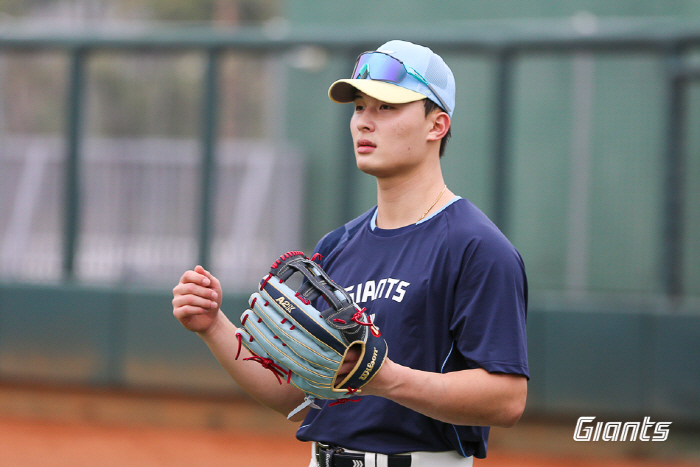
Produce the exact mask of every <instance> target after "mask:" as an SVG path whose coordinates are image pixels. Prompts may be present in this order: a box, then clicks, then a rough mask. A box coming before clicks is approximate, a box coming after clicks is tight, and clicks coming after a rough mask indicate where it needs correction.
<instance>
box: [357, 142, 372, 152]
mask: <svg viewBox="0 0 700 467" xmlns="http://www.w3.org/2000/svg"><path fill="white" fill-rule="evenodd" d="M376 147H377V145H376V144H374V143H373V142H372V141H370V140H368V139H361V140H358V141H357V151H358V152H359V153H368V152H371V151H372V150H373V149H374V148H376Z"/></svg>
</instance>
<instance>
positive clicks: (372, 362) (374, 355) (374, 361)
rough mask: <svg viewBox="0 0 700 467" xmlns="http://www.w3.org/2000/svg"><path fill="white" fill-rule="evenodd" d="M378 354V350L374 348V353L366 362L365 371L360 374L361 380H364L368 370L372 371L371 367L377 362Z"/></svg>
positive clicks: (368, 372)
mask: <svg viewBox="0 0 700 467" xmlns="http://www.w3.org/2000/svg"><path fill="white" fill-rule="evenodd" d="M378 354H379V351H378V350H377V349H374V353H373V354H372V360H371V361H370V362H369V363H368V364H367V368H365V371H363V372H362V374H361V375H360V379H361V380H363V381H364V380H366V379H367V377H368V376H369V374H370V372H371V371H372V368H374V364H375V363H377V355H378Z"/></svg>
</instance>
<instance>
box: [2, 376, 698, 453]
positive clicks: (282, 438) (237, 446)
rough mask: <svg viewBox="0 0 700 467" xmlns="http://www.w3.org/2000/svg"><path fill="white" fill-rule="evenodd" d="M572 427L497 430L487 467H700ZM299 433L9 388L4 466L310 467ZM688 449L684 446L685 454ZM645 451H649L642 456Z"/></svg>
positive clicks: (223, 405)
mask: <svg viewBox="0 0 700 467" xmlns="http://www.w3.org/2000/svg"><path fill="white" fill-rule="evenodd" d="M567 428H569V427H565V429H562V428H561V427H552V426H551V425H544V424H537V423H528V422H526V423H519V424H518V426H516V428H513V429H510V430H498V429H494V430H493V433H492V439H491V443H490V450H489V456H488V459H486V460H477V461H475V465H478V466H480V467H506V466H508V467H514V466H518V467H535V466H536V467H583V466H596V467H601V466H609V467H652V466H669V467H670V466H682V467H700V462H698V461H697V458H693V459H694V460H692V459H691V458H690V457H685V456H682V457H679V456H677V455H674V454H673V451H674V449H682V448H677V447H676V448H674V446H671V445H670V446H669V449H670V451H669V452H671V453H670V454H669V453H667V452H664V453H663V455H659V453H658V452H656V453H654V452H648V451H647V452H645V451H644V449H647V450H648V449H651V448H653V449H657V446H650V447H648V443H647V445H644V446H642V447H641V448H639V447H637V448H635V449H633V450H632V451H630V452H621V451H620V445H619V443H618V445H617V446H615V449H614V450H613V449H612V447H611V448H610V449H609V450H608V451H605V450H604V449H603V450H601V449H599V448H596V449H594V450H592V448H591V447H586V446H581V445H580V443H579V444H578V445H576V446H573V442H572V445H568V444H567V442H568V441H565V440H568V439H570V438H571V434H570V433H569V431H571V430H569V429H567ZM294 429H295V427H294V425H293V424H291V423H287V422H285V421H284V420H283V419H282V418H281V417H278V416H277V415H276V414H271V413H270V412H269V411H261V410H260V409H258V408H257V406H255V405H253V404H252V403H249V402H246V401H240V400H239V401H230V400H211V399H210V400H206V399H188V398H182V397H155V396H153V395H150V396H143V395H140V396H139V395H133V394H132V395H124V394H116V393H111V394H110V393H95V392H92V393H90V392H81V391H52V390H46V389H40V390H37V389H28V388H22V387H2V386H0V466H2V467H5V466H8V467H95V466H99V467H112V466H115V467H116V466H119V467H122V466H129V467H156V466H168V467H178V466H182V467H199V466H202V467H205V466H206V467H219V466H221V467H223V466H227V467H229V466H259V467H266V466H290V467H306V466H307V465H308V462H309V456H310V446H309V444H308V443H302V442H299V441H297V440H296V439H295V438H294ZM677 446H680V445H677ZM640 449H641V450H640Z"/></svg>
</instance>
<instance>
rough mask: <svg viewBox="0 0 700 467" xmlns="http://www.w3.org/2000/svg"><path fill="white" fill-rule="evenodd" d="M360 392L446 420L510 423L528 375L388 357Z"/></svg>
mask: <svg viewBox="0 0 700 467" xmlns="http://www.w3.org/2000/svg"><path fill="white" fill-rule="evenodd" d="M363 392H364V393H365V394H374V395H377V396H382V397H385V398H387V399H390V400H392V401H394V402H396V403H398V404H401V405H403V406H405V407H408V408H410V409H412V410H415V411H416V412H419V413H422V414H424V415H427V416H429V417H431V418H434V419H437V420H440V421H443V422H446V423H452V424H455V425H473V426H482V425H483V426H503V427H510V426H513V425H514V424H515V423H516V422H517V421H518V419H519V418H520V416H521V414H522V412H523V410H524V408H525V399H526V397H527V380H526V379H525V377H523V376H519V375H507V374H491V373H488V372H487V371H485V370H482V369H475V370H462V371H457V372H453V373H446V374H440V373H430V372H425V371H419V370H413V369H411V368H407V367H404V366H401V365H399V364H397V363H394V362H392V361H391V360H387V361H386V362H385V364H384V366H383V367H382V369H381V371H380V372H379V373H378V374H377V375H376V376H375V378H374V379H373V380H372V381H371V382H370V383H369V384H368V385H367V386H366V387H365V389H363Z"/></svg>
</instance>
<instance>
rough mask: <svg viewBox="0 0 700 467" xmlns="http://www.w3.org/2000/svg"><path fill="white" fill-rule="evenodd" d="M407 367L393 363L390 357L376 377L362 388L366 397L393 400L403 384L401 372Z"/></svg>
mask: <svg viewBox="0 0 700 467" xmlns="http://www.w3.org/2000/svg"><path fill="white" fill-rule="evenodd" d="M404 368H405V367H403V366H401V365H399V364H398V363H395V362H393V361H391V360H390V359H389V358H388V357H387V358H386V360H385V361H384V363H383V364H382V367H381V368H380V369H379V371H378V372H377V373H376V374H375V375H374V378H372V380H371V381H370V382H369V383H367V384H366V385H365V386H363V388H362V392H363V393H365V394H366V395H372V396H381V397H385V398H387V399H390V398H391V394H393V393H394V392H395V391H396V389H397V388H398V386H399V385H400V384H401V376H400V374H401V371H402V369H404Z"/></svg>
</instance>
